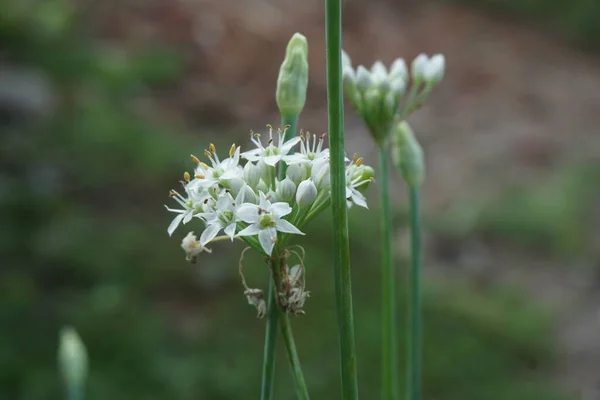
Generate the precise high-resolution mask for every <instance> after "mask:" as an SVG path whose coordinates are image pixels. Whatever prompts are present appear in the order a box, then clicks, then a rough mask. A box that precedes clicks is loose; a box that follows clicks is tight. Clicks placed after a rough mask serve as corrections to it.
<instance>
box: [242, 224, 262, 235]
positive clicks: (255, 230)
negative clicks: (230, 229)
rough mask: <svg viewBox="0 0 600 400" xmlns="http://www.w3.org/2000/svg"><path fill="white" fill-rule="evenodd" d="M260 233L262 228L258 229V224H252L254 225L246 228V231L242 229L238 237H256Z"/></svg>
mask: <svg viewBox="0 0 600 400" xmlns="http://www.w3.org/2000/svg"><path fill="white" fill-rule="evenodd" d="M259 232H260V228H259V227H258V224H252V225H248V226H247V227H245V228H244V229H242V230H241V231H239V232H238V234H237V235H238V236H254V235H257V234H258V233H259Z"/></svg>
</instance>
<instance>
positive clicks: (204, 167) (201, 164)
mask: <svg viewBox="0 0 600 400" xmlns="http://www.w3.org/2000/svg"><path fill="white" fill-rule="evenodd" d="M198 165H199V166H200V167H201V168H202V169H208V165H206V164H205V163H203V162H202V161H199V162H198Z"/></svg>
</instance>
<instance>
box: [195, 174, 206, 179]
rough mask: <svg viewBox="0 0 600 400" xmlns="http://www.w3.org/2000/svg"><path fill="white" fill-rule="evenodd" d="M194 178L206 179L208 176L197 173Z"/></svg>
mask: <svg viewBox="0 0 600 400" xmlns="http://www.w3.org/2000/svg"><path fill="white" fill-rule="evenodd" d="M194 178H196V179H204V178H206V177H205V176H204V175H202V174H196V175H194Z"/></svg>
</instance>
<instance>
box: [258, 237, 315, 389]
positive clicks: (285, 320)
mask: <svg viewBox="0 0 600 400" xmlns="http://www.w3.org/2000/svg"><path fill="white" fill-rule="evenodd" d="M276 250H278V249H276ZM282 263H283V260H281V259H279V258H272V259H271V275H272V279H271V281H273V283H274V285H273V290H272V291H271V292H272V294H269V297H271V296H273V300H274V301H273V303H272V305H273V308H275V310H276V312H277V314H279V318H278V319H279V326H280V327H281V334H282V336H283V342H284V344H285V349H286V351H287V355H288V361H289V363H290V367H291V368H292V377H293V379H294V384H295V385H294V386H295V390H296V396H297V398H298V399H300V400H308V399H309V398H310V397H309V395H308V389H307V387H306V382H305V380H304V375H303V373H302V368H301V366H300V359H299V358H298V352H297V351H296V343H295V342H294V335H293V333H292V325H291V324H290V319H289V317H288V315H287V314H286V313H285V311H283V310H282V309H281V307H280V306H279V301H277V288H278V287H279V281H280V278H281V274H280V271H281V267H282ZM268 312H269V313H271V309H269V310H268Z"/></svg>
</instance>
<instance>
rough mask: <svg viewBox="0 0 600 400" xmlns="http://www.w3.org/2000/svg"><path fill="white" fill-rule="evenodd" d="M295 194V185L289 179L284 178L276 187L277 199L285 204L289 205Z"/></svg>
mask: <svg viewBox="0 0 600 400" xmlns="http://www.w3.org/2000/svg"><path fill="white" fill-rule="evenodd" d="M295 193H296V184H295V183H294V182H293V181H292V180H291V179H290V178H285V179H284V180H282V181H281V182H279V183H278V185H277V199H278V200H279V201H284V202H286V203H291V201H292V199H293V198H294V194H295Z"/></svg>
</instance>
